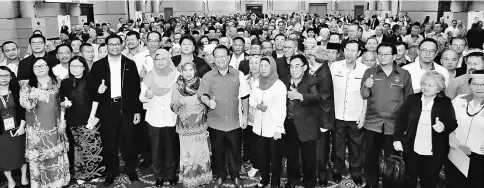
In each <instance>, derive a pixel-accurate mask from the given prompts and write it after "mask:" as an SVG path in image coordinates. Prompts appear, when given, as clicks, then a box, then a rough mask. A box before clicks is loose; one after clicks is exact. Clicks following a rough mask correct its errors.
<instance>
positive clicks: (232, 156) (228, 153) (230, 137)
mask: <svg viewBox="0 0 484 188" xmlns="http://www.w3.org/2000/svg"><path fill="white" fill-rule="evenodd" d="M208 131H209V134H210V144H211V145H212V155H213V156H212V158H213V160H212V161H213V162H212V171H213V173H214V175H217V176H218V177H219V178H225V177H226V176H227V169H226V168H225V165H226V160H225V159H226V157H227V158H228V160H229V164H228V166H229V173H230V177H231V178H238V177H239V171H240V167H241V159H240V158H241V157H240V155H241V149H242V148H241V147H242V145H241V144H242V143H241V140H242V139H241V137H242V129H240V128H237V129H234V130H231V131H227V132H225V131H219V130H216V129H212V128H209V129H208Z"/></svg>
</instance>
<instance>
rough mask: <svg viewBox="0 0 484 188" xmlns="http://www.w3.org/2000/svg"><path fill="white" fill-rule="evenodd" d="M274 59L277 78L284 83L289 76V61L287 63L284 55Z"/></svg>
mask: <svg viewBox="0 0 484 188" xmlns="http://www.w3.org/2000/svg"><path fill="white" fill-rule="evenodd" d="M275 60H276V65H277V74H278V75H279V79H280V80H281V81H282V82H284V83H285V82H286V81H289V78H290V77H291V72H290V70H289V63H287V59H286V57H281V58H277V59H275Z"/></svg>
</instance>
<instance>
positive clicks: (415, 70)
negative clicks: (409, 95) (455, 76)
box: [402, 58, 449, 93]
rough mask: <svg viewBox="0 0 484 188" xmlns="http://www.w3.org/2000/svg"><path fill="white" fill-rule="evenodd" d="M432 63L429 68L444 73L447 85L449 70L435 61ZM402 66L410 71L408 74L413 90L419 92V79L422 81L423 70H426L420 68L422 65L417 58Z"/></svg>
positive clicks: (446, 84)
mask: <svg viewBox="0 0 484 188" xmlns="http://www.w3.org/2000/svg"><path fill="white" fill-rule="evenodd" d="M432 65H433V67H432V68H431V69H430V70H435V71H437V72H439V73H440V74H442V75H444V78H445V86H446V87H447V86H448V85H449V71H447V69H445V68H444V67H442V66H441V65H439V64H437V63H435V62H434V63H432ZM402 68H403V69H405V70H407V71H408V72H410V74H411V75H412V86H413V92H414V93H418V92H420V90H421V87H420V81H422V76H423V75H424V74H425V72H427V70H425V69H422V67H421V66H420V59H419V58H417V59H415V62H413V63H410V64H408V65H405V66H403V67H402Z"/></svg>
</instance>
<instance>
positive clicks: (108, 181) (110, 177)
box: [103, 174, 116, 187]
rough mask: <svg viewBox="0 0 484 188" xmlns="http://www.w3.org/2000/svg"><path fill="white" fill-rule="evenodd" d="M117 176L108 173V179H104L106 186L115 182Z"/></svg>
mask: <svg viewBox="0 0 484 188" xmlns="http://www.w3.org/2000/svg"><path fill="white" fill-rule="evenodd" d="M115 178H116V176H114V175H112V174H108V175H107V176H106V179H105V180H104V183H103V185H104V187H108V186H110V185H111V184H113V183H114V179H115Z"/></svg>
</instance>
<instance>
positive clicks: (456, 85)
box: [445, 74, 471, 99]
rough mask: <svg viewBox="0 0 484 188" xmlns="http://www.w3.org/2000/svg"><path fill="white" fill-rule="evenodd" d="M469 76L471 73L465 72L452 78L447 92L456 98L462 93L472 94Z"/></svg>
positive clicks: (452, 97)
mask: <svg viewBox="0 0 484 188" xmlns="http://www.w3.org/2000/svg"><path fill="white" fill-rule="evenodd" d="M469 78H470V76H469V74H464V75H461V76H459V77H457V78H454V79H452V80H450V82H449V86H448V87H447V89H446V93H445V94H446V95H447V96H448V97H449V98H451V99H454V98H455V97H457V96H459V95H462V94H470V93H471V90H470V88H469Z"/></svg>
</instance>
